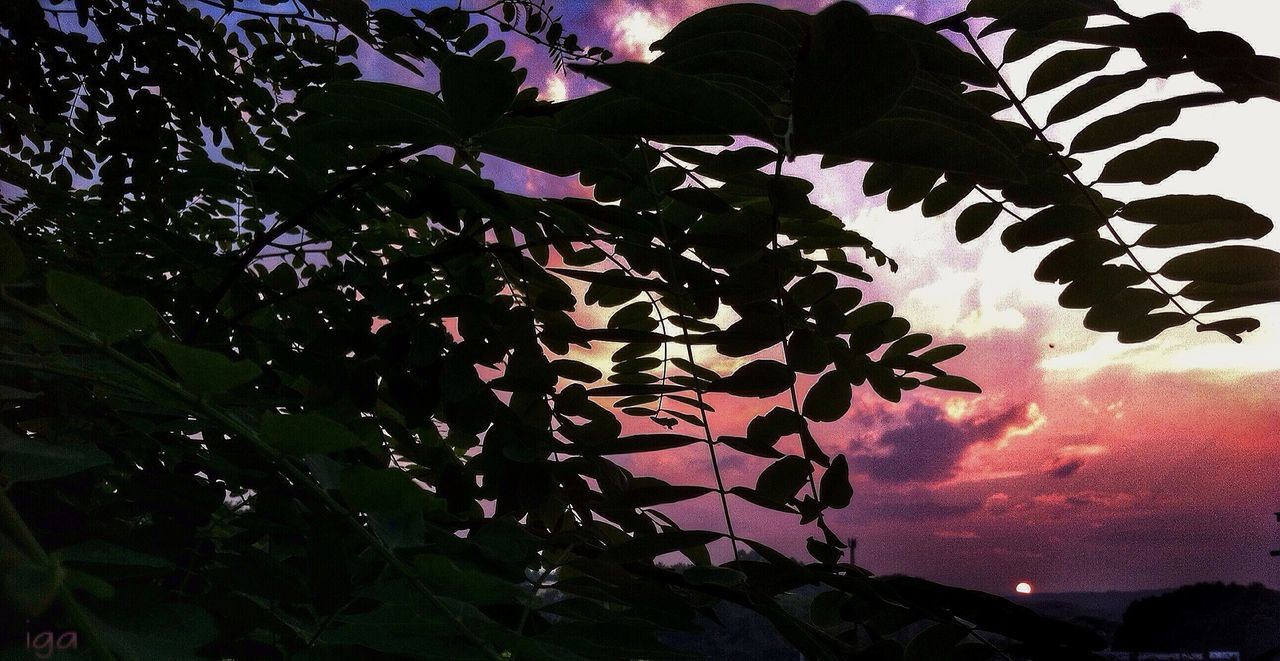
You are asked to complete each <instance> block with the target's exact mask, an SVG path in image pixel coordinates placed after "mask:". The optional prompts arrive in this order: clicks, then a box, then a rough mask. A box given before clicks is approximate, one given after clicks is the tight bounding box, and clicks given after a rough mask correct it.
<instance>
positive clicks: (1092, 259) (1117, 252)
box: [1035, 236, 1125, 283]
mask: <svg viewBox="0 0 1280 661" xmlns="http://www.w3.org/2000/svg"><path fill="white" fill-rule="evenodd" d="M1123 254H1125V250H1124V247H1123V246H1121V245H1120V244H1118V243H1116V242H1114V241H1108V240H1106V239H1100V238H1098V237H1096V236H1093V237H1086V238H1077V239H1074V240H1072V241H1071V242H1069V243H1067V244H1065V245H1062V246H1059V247H1057V248H1054V249H1053V252H1050V253H1049V254H1048V255H1046V256H1045V258H1044V259H1043V260H1041V261H1040V265H1039V266H1038V267H1036V272H1035V278H1036V280H1039V281H1040V282H1059V283H1061V282H1070V281H1071V280H1074V279H1076V278H1078V277H1080V276H1082V275H1084V274H1085V273H1089V272H1090V271H1093V270H1094V269H1097V268H1098V267H1100V266H1102V265H1103V264H1104V263H1106V262H1109V261H1111V260H1113V259H1115V258H1116V257H1119V256H1121V255H1123Z"/></svg>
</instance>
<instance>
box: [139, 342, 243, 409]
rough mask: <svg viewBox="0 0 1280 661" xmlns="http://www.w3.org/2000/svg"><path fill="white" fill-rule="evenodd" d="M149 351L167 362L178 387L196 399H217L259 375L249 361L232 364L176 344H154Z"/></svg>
mask: <svg viewBox="0 0 1280 661" xmlns="http://www.w3.org/2000/svg"><path fill="white" fill-rule="evenodd" d="M151 347H152V348H153V349H156V350H157V351H159V352H160V353H161V354H163V355H164V357H165V359H166V360H168V361H169V365H171V366H172V367H173V369H174V371H175V372H177V373H178V377H179V381H180V382H181V383H182V386H183V387H184V388H186V389H187V390H189V391H191V392H193V393H195V394H197V395H220V394H222V393H225V392H227V391H229V390H231V389H233V388H235V387H237V386H240V385H243V384H246V383H248V382H250V381H253V380H254V379H256V378H258V375H260V374H262V370H261V369H259V368H258V366H257V365H255V364H253V363H252V362H250V361H247V360H237V361H232V360H231V359H229V358H227V357H226V356H224V355H222V354H220V353H214V352H212V351H206V350H204V349H197V348H195V347H188V346H185V345H182V344H177V343H176V342H169V341H165V340H157V341H154V342H151Z"/></svg>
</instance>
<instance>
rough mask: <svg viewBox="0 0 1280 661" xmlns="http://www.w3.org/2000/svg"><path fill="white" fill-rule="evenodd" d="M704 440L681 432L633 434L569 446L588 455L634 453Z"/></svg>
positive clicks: (678, 446)
mask: <svg viewBox="0 0 1280 661" xmlns="http://www.w3.org/2000/svg"><path fill="white" fill-rule="evenodd" d="M702 442H704V439H701V438H698V437H697V436H682V435H680V434H632V435H630V436H621V437H619V438H617V439H612V440H609V441H603V442H598V443H590V444H584V443H575V444H574V445H573V446H571V447H570V448H569V451H571V452H574V453H576V454H588V455H608V454H634V453H637V452H657V451H661V450H670V449H672V448H681V447H684V446H686V445H692V444H694V443H702Z"/></svg>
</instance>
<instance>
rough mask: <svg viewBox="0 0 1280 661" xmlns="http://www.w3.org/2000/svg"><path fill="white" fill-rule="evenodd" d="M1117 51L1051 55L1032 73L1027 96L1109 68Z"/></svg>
mask: <svg viewBox="0 0 1280 661" xmlns="http://www.w3.org/2000/svg"><path fill="white" fill-rule="evenodd" d="M1117 51H1119V49H1118V48H1088V49H1083V50H1069V51H1062V52H1061V53H1055V54H1053V55H1050V56H1049V58H1048V59H1046V60H1045V61H1044V62H1042V63H1041V64H1040V66H1038V67H1036V70H1035V71H1033V72H1031V78H1030V79H1029V80H1028V81H1027V96H1032V95H1034V94H1040V93H1042V92H1047V91H1049V90H1051V89H1053V88H1055V87H1058V86H1060V85H1065V84H1067V83H1069V82H1071V81H1073V80H1075V79H1076V78H1079V77H1080V76H1083V75H1085V74H1087V73H1091V72H1094V71H1099V70H1101V69H1102V68H1103V67H1106V66H1107V63H1108V62H1110V61H1111V56H1112V55H1115V54H1116V52H1117Z"/></svg>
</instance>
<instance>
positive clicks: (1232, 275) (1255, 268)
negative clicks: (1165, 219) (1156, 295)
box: [1160, 246, 1280, 284]
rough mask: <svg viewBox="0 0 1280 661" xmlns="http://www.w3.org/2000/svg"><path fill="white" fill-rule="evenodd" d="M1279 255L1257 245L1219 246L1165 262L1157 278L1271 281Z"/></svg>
mask: <svg viewBox="0 0 1280 661" xmlns="http://www.w3.org/2000/svg"><path fill="white" fill-rule="evenodd" d="M1277 274H1280V253H1277V252H1275V251H1274V250H1269V249H1267V248H1260V247H1257V246H1220V247H1217V248H1205V249H1203V250H1197V251H1195V252H1189V253H1186V254H1183V255H1178V256H1177V257H1174V258H1173V259H1170V260H1169V261H1167V262H1165V264H1164V266H1163V267H1161V268H1160V275H1162V276H1164V277H1166V278H1170V279H1172V280H1197V281H1201V282H1215V283H1223V284H1244V283H1248V282H1263V281H1267V280H1275V279H1276V276H1277Z"/></svg>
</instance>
